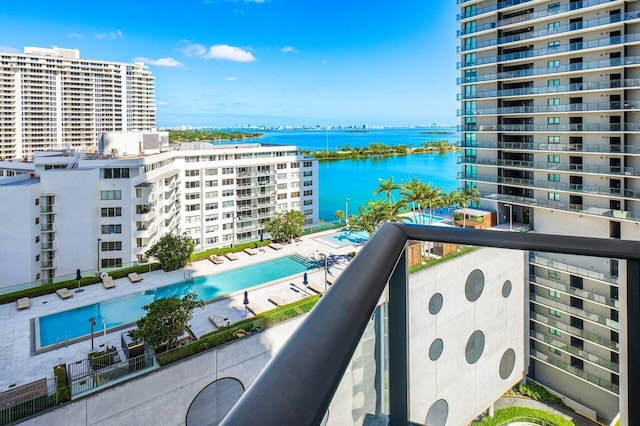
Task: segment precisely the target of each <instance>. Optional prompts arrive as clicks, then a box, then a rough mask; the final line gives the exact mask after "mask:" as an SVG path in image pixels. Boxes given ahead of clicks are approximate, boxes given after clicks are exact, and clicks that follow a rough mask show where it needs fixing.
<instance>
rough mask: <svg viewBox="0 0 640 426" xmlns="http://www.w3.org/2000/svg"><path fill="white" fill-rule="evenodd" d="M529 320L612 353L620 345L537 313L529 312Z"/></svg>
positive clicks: (617, 349)
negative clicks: (610, 350)
mask: <svg viewBox="0 0 640 426" xmlns="http://www.w3.org/2000/svg"><path fill="white" fill-rule="evenodd" d="M529 318H531V320H533V321H535V322H538V323H540V324H544V325H546V326H548V327H553V328H555V329H557V330H560V331H563V332H565V333H569V334H572V335H574V336H576V337H580V338H581V339H585V340H588V341H589V342H591V343H595V344H597V345H600V346H602V347H604V348H607V349H613V350H614V351H619V350H620V344H619V343H617V342H614V341H613V340H611V339H607V338H606V337H602V336H599V335H597V334H595V333H590V332H588V331H585V330H582V329H580V328H577V327H573V326H571V325H569V324H565V323H563V322H562V321H558V320H557V319H553V318H549V317H548V316H546V315H542V314H540V313H537V312H530V313H529Z"/></svg>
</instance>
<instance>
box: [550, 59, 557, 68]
mask: <svg viewBox="0 0 640 426" xmlns="http://www.w3.org/2000/svg"><path fill="white" fill-rule="evenodd" d="M559 66H560V61H559V60H557V59H556V60H554V61H548V62H547V68H558V67H559Z"/></svg>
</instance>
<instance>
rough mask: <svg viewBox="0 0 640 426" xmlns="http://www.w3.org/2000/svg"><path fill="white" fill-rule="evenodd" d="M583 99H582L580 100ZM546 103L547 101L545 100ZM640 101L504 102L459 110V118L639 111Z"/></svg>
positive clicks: (530, 100)
mask: <svg viewBox="0 0 640 426" xmlns="http://www.w3.org/2000/svg"><path fill="white" fill-rule="evenodd" d="M580 99H581V98H580ZM545 101H546V100H545ZM638 109H640V101H625V102H623V101H619V100H616V101H609V102H574V103H571V102H569V103H566V104H557V105H549V104H548V103H547V104H542V105H535V104H534V102H533V100H532V99H529V100H515V101H511V102H508V103H507V102H503V105H502V106H501V107H492V108H476V109H459V110H458V111H457V115H458V117H465V116H497V115H502V116H503V115H507V116H509V115H522V114H531V115H538V114H550V113H556V112H557V113H569V112H598V113H609V112H620V110H638Z"/></svg>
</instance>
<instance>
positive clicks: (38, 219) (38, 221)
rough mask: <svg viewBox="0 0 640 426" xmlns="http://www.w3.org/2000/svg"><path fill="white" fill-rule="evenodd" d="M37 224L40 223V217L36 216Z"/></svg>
mask: <svg viewBox="0 0 640 426" xmlns="http://www.w3.org/2000/svg"><path fill="white" fill-rule="evenodd" d="M36 225H40V218H39V217H36Z"/></svg>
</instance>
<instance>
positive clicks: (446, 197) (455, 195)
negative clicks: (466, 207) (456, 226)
mask: <svg viewBox="0 0 640 426" xmlns="http://www.w3.org/2000/svg"><path fill="white" fill-rule="evenodd" d="M440 199H441V200H442V201H441V202H442V206H443V207H448V208H449V217H450V219H451V224H452V225H453V210H452V208H453V206H456V205H458V201H459V200H460V192H458V191H456V190H455V189H454V190H453V191H451V192H449V193H448V194H445V193H443V194H440Z"/></svg>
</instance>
